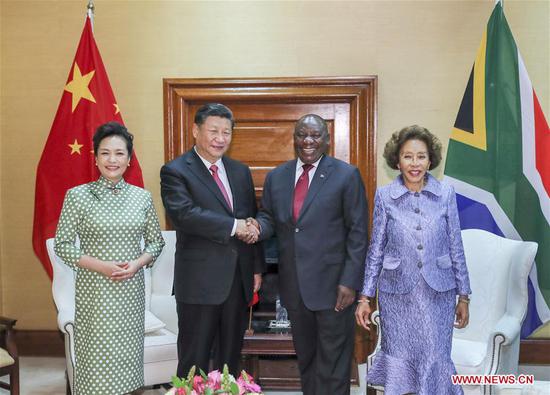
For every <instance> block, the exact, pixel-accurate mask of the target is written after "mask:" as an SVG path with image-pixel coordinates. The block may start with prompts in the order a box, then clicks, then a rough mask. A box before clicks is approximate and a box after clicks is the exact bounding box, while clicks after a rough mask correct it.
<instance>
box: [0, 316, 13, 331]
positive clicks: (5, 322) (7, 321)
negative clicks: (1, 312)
mask: <svg viewBox="0 0 550 395" xmlns="http://www.w3.org/2000/svg"><path fill="white" fill-rule="evenodd" d="M16 322H17V320H14V319H13V318H8V317H2V316H0V325H2V326H5V327H6V328H8V329H11V328H13V327H14V326H15V323H16Z"/></svg>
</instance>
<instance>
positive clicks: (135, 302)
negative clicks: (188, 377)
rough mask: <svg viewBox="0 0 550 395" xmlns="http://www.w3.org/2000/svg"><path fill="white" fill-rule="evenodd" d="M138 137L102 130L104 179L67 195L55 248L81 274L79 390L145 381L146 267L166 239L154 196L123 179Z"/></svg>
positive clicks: (112, 394)
mask: <svg viewBox="0 0 550 395" xmlns="http://www.w3.org/2000/svg"><path fill="white" fill-rule="evenodd" d="M132 139H133V136H132V135H131V134H130V133H129V132H128V131H127V130H126V128H125V127H124V126H122V125H120V124H118V123H116V122H109V123H106V124H104V125H102V126H100V127H99V128H98V129H97V131H96V133H95V135H94V138H93V142H94V153H95V158H96V166H97V167H98V169H99V171H100V173H101V176H100V177H99V179H98V180H97V181H95V182H91V183H88V184H83V185H79V186H77V187H75V188H72V189H70V190H69V191H68V192H67V195H66V196H65V201H64V203H63V209H62V211H61V216H60V218H59V223H58V225H57V231H56V235H55V252H56V254H57V255H58V256H59V257H60V258H61V259H63V261H64V262H65V263H66V264H67V265H69V266H71V267H72V268H73V269H74V270H75V271H76V314H75V354H76V377H75V383H74V386H75V393H76V394H77V395H119V394H125V393H128V392H131V391H134V390H135V389H137V388H139V387H141V386H143V341H144V333H143V331H144V319H145V318H144V314H145V285H144V275H143V270H142V268H143V266H148V265H151V264H152V263H153V261H154V260H155V258H156V257H157V256H158V255H159V254H160V252H161V251H162V248H163V247H164V240H163V238H162V233H161V231H160V227H159V221H158V217H157V214H156V212H155V208H154V206H153V201H152V199H151V194H150V193H149V192H147V191H146V190H144V189H142V188H138V187H136V186H133V185H130V184H128V183H126V182H125V181H124V178H123V177H122V176H123V174H124V172H125V170H126V168H127V167H128V166H130V159H131V155H132V146H133V144H132ZM77 236H78V239H79V241H80V244H78V243H77V242H76V238H77ZM142 239H143V240H144V241H145V248H144V249H142V247H141V246H142V244H141V240H142Z"/></svg>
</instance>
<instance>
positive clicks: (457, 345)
mask: <svg viewBox="0 0 550 395" xmlns="http://www.w3.org/2000/svg"><path fill="white" fill-rule="evenodd" d="M486 355H487V342H478V341H475V340H465V339H457V338H453V348H452V350H451V359H452V360H453V362H454V363H455V367H456V370H457V372H460V374H480V369H481V363H482V362H483V361H484V360H485V356H486Z"/></svg>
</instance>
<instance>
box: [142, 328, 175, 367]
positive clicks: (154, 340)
mask: <svg viewBox="0 0 550 395" xmlns="http://www.w3.org/2000/svg"><path fill="white" fill-rule="evenodd" d="M176 342H177V336H176V335H175V334H173V333H172V332H170V331H168V330H166V329H160V330H158V331H156V332H151V333H148V334H146V335H145V355H144V359H143V360H144V362H145V363H146V364H147V363H151V362H160V361H170V360H177V359H178V353H177V349H176V347H174V345H175V344H176ZM167 374H173V372H167Z"/></svg>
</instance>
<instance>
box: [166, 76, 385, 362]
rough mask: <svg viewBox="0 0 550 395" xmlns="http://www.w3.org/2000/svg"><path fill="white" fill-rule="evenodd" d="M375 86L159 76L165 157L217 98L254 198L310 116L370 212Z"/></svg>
mask: <svg viewBox="0 0 550 395" xmlns="http://www.w3.org/2000/svg"><path fill="white" fill-rule="evenodd" d="M376 88H377V79H376V77H373V76H366V77H314V78H271V79H165V80H164V117H165V126H164V132H165V160H166V161H170V160H172V159H174V158H176V157H177V156H179V155H181V154H183V153H184V152H186V151H188V150H189V149H190V148H191V147H192V146H193V143H194V140H193V135H192V132H191V130H192V125H193V117H194V114H195V113H196V111H197V109H198V108H199V107H200V106H202V105H203V104H205V103H209V102H218V103H223V104H225V105H227V106H228V107H229V108H231V110H232V111H233V114H234V116H235V120H236V125H235V129H234V131H233V139H232V142H231V148H230V150H229V151H228V155H229V156H230V157H232V158H234V159H237V160H239V161H241V162H243V163H245V164H247V165H248V166H249V167H250V169H251V171H252V176H253V179H254V185H255V190H256V196H257V198H258V199H259V198H260V197H261V195H262V191H263V183H264V180H265V176H266V174H267V173H268V172H269V171H270V170H272V169H273V168H275V167H276V166H278V165H280V164H282V163H284V162H286V161H288V160H290V159H293V158H294V157H295V154H294V147H293V132H294V125H295V123H296V121H297V120H298V119H299V118H300V117H302V116H303V115H305V114H310V113H313V114H317V115H319V116H321V117H322V118H323V119H325V120H326V121H327V123H328V126H329V132H330V140H331V143H330V151H329V154H330V155H332V156H334V157H336V158H339V159H341V160H343V161H345V162H348V163H351V164H354V165H355V166H357V167H358V168H359V170H360V172H361V175H362V177H363V181H364V183H365V187H366V192H367V198H368V201H369V208H370V210H371V212H372V202H373V197H374V192H375V188H376V160H375V158H376V145H375V144H376ZM371 221H372V219H371ZM373 340H374V339H369V337H368V335H367V334H366V331H361V330H359V329H358V331H357V334H356V347H355V356H356V359H357V361H359V362H364V361H365V359H366V355H368V353H369V352H370V350H371V349H372V347H373ZM296 373H297V372H296Z"/></svg>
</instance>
